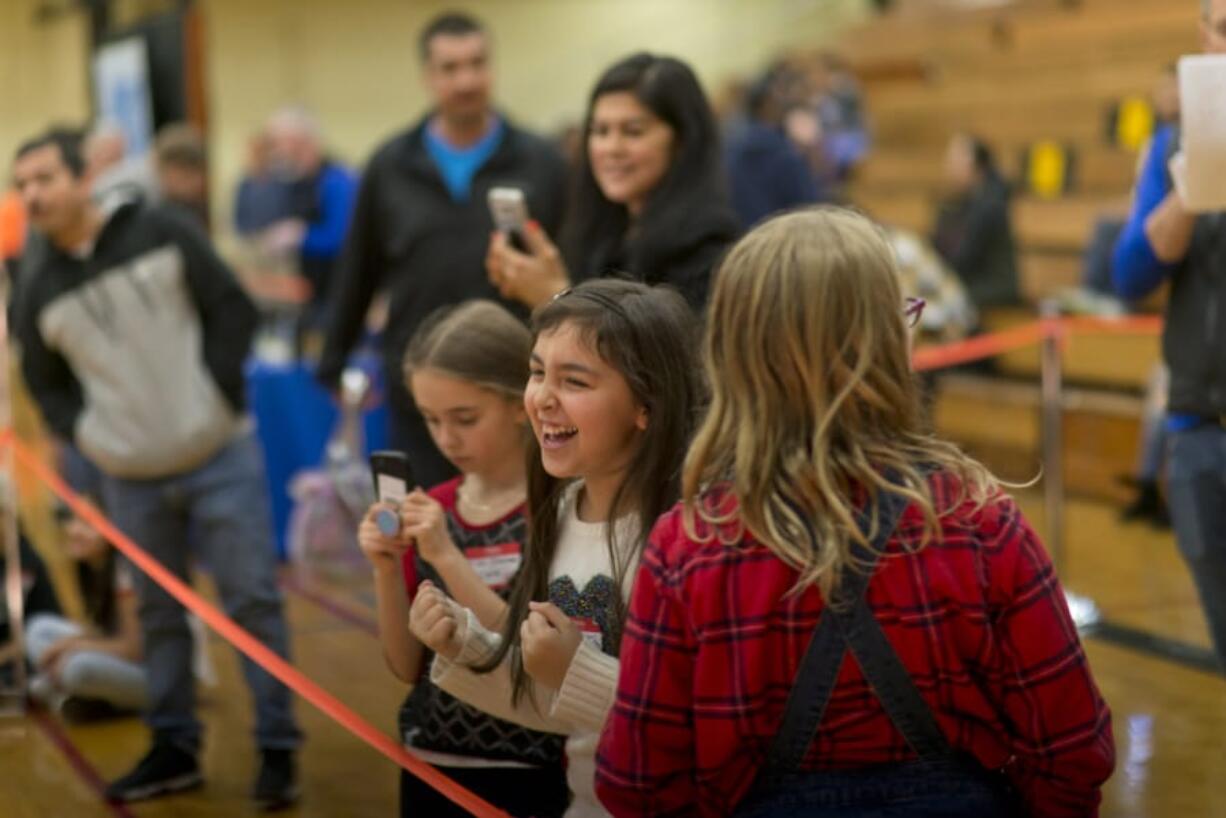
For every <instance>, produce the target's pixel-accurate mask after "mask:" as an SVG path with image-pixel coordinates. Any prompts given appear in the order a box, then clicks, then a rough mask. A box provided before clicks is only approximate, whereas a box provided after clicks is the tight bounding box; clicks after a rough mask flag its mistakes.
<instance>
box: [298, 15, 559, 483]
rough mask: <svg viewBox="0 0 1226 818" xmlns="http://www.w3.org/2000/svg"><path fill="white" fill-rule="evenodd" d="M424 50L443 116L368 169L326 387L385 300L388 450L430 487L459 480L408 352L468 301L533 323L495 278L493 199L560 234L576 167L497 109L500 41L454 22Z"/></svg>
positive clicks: (429, 32) (425, 122)
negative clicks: (407, 366) (512, 204)
mask: <svg viewBox="0 0 1226 818" xmlns="http://www.w3.org/2000/svg"><path fill="white" fill-rule="evenodd" d="M419 48H420V57H421V62H422V67H423V71H424V73H425V79H426V84H427V86H428V89H429V92H430V94H431V96H432V98H433V101H434V106H435V107H434V110H432V111H431V112H430V113H428V114H427V115H426V116H424V117H423V118H422V119H421V120H420V121H419V122H418V123H417V124H416V125H414V126H413V127H411V128H410V129H409V130H407V131H404V132H402V133H400V134H397V135H396V136H394V137H392V138H391V139H390V140H388V141H387V142H386V143H384V144H383V145H382V146H381V147H380V148H379V149H378V150H376V151H375V153H374V155H373V156H372V157H371V159H370V161H369V162H368V164H367V167H366V170H365V172H364V174H363V177H362V182H361V185H360V187H359V191H358V200H357V206H356V209H355V211H354V215H353V222H352V227H351V229H350V233H349V238H348V241H347V243H346V248H345V251H344V253H343V255H342V259H341V265H340V268H339V270H338V274H337V282H336V292H337V300H336V303H335V304H334V314H333V318H332V323H331V328H330V330H329V332H328V337H327V341H326V342H325V344H324V351H323V355H322V357H321V360H320V364H319V371H318V376H319V379H320V381H321V382H322V383H324V384H325V385H326V386H328V387H329V388H330V389H332V390H334V391H335V390H336V388H337V384H338V381H339V378H340V373H341V371H342V369H343V368H344V365H345V359H346V357H347V356H348V354H349V352H350V351H351V350H352V348H353V346H354V344H355V343H356V342H357V340H358V338H359V336H360V335H361V333H362V329H363V324H364V319H365V316H366V313H367V311H368V309H369V307H370V303H371V300H372V299H373V297H374V295H375V294H376V292H378V291H380V290H386V291H387V295H388V300H389V305H388V320H387V328H386V329H385V331H384V337H383V360H384V377H385V379H386V389H387V395H388V403H389V409H390V412H389V421H390V424H391V428H390V430H389V440H390V442H391V445H392V446H393V448H398V449H401V450H403V451H405V452H407V453H408V455H409V458H410V460H411V462H412V466H413V470H414V476H415V477H416V479H417V481H418V482H419V483H420V484H421V485H424V486H430V485H433V484H435V483H438V482H441V481H443V480H445V479H446V478H447V477H449V476H451V475H452V474H454V469H453V468H452V467H451V465H450V464H449V463H448V462H447V460H446V459H445V458H444V457H443V456H442V455H441V454H440V453H439V452H438V450H437V449H436V448H435V446H434V443H433V441H431V439H430V435H429V433H428V432H427V430H426V427H425V423H424V422H423V421H422V419H421V416H420V415H419V414H418V413H417V411H416V409H415V408H414V406H413V401H412V398H411V397H410V396H409V394H408V392H407V390H406V388H405V385H404V376H403V374H402V371H401V359H402V357H403V354H404V350H405V347H406V345H407V344H408V340H409V338H410V337H411V336H412V334H413V332H414V330H416V328H417V327H418V325H419V324H420V323H421V322H422V320H423V319H424V318H426V317H427V316H428V315H429V314H430V313H432V312H433V311H435V310H436V309H438V308H440V307H443V306H447V305H450V304H456V303H459V302H461V301H465V300H467V299H471V298H489V299H493V300H496V301H501V302H502V303H503V304H505V305H506V306H508V307H509V308H511V309H513V310H515V311H516V312H517V313H518V314H521V315H522V314H523V310H522V308H520V307H517V306H516V305H515V304H513V303H512V302H509V301H506V300H504V299H502V298H501V297H500V296H499V295H498V292H497V290H495V289H494V287H493V286H492V285H491V284H490V282H489V280H488V278H487V276H486V272H485V255H486V249H487V247H488V245H489V240H490V234H491V232H492V231H493V229H494V226H493V221H492V219H491V217H490V215H489V211H488V207H487V203H486V196H487V194H488V192H489V190H490V189H491V188H493V187H516V188H519V189H521V190H522V191H523V192H524V196H525V198H526V201H527V205H528V211H529V213H530V214H531V217H532V218H533V219H535V220H536V221H538V222H539V223H540V224H541V226H543V227H544V228H545V229H546V230H548V231H554V230H556V228H557V227H558V224H559V222H560V221H561V217H562V207H563V197H564V193H565V191H564V187H565V178H564V177H565V164H564V162H563V160H562V157H561V156H560V155H559V154H558V153H557V151H555V150H554V149H553V148H552V147H551V146H550V145H548V144H547V143H546V142H545V141H544V140H543V139H540V138H538V137H536V136H534V135H532V134H530V133H528V132H526V131H523V130H520V129H519V128H517V127H515V126H514V125H513V124H512V123H511V122H509V121H507V119H506V118H505V117H503V116H502V115H501V114H499V113H498V112H497V111H495V110H494V109H493V107H492V105H491V88H492V79H493V76H492V73H493V72H492V69H491V66H490V43H489V37H488V35H487V34H486V32H485V29H484V28H483V27H482V26H481V24H480V23H479V22H478V21H476V20H474V19H473V18H471V17H468V16H467V15H463V14H454V13H451V14H444V15H442V16H440V17H438V18H436V19H435V20H433V21H432V22H431V23H429V24H428V25H427V26H426V28H425V29H424V30H423V31H422V33H421V36H420V40H419Z"/></svg>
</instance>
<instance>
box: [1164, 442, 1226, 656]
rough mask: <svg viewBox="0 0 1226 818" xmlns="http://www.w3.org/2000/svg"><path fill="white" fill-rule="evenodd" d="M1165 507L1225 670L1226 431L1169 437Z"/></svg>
mask: <svg viewBox="0 0 1226 818" xmlns="http://www.w3.org/2000/svg"><path fill="white" fill-rule="evenodd" d="M1169 445H1170V450H1169V457H1168V460H1167V466H1166V477H1167V494H1168V495H1169V496H1168V497H1167V504H1168V505H1169V506H1170V509H1171V522H1173V523H1174V525H1175V539H1176V540H1177V541H1178V542H1179V551H1180V553H1181V554H1183V558H1184V561H1186V562H1187V563H1188V568H1189V569H1190V570H1191V572H1192V579H1193V580H1194V581H1195V582H1196V590H1197V592H1198V593H1199V594H1200V604H1201V608H1202V609H1203V610H1204V612H1205V619H1206V620H1208V623H1209V633H1210V634H1211V635H1212V637H1213V646H1214V649H1215V650H1216V651H1217V656H1218V663H1219V664H1220V665H1221V666H1222V667H1223V668H1226V429H1223V428H1222V427H1221V426H1218V425H1216V424H1205V425H1203V426H1198V427H1196V428H1195V429H1188V430H1187V431H1182V432H1171V433H1170V444H1169Z"/></svg>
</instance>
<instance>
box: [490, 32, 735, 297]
mask: <svg viewBox="0 0 1226 818" xmlns="http://www.w3.org/2000/svg"><path fill="white" fill-rule="evenodd" d="M584 146H585V149H584V151H583V152H582V154H581V156H580V157H579V167H578V172H577V178H576V180H575V181H576V187H575V190H574V193H573V196H572V205H571V208H570V212H569V216H568V220H567V222H566V224H565V225H564V226H563V230H562V238H561V247H562V249H561V250H559V249H558V247H557V246H555V244H554V243H553V241H552V240H551V239H550V237H549V236H547V235H546V234H545V232H544V230H542V229H541V227H540V225H538V224H536V223H535V222H532V221H529V222H528V223H527V224H526V225H525V226H524V229H523V231H522V233H523V236H522V241H523V244H524V247H523V249H522V250H521V249H517V248H515V247H514V246H512V242H511V240H510V238H509V236H508V234H507V232H506V231H498V232H496V233H495V234H494V237H493V239H492V240H491V242H490V248H489V252H488V254H487V256H486V270H487V271H488V272H489V276H490V281H491V282H492V283H493V284H494V286H495V287H497V288H498V290H499V292H500V293H501V294H502V295H503V297H504V298H511V299H515V300H518V301H521V302H523V303H524V304H527V305H528V306H530V307H535V306H537V305H538V304H541V303H543V302H544V301H547V300H548V299H550V298H552V297H553V296H554V295H556V294H557V293H559V292H561V291H563V290H565V289H566V288H567V287H569V286H570V285H571V283H572V282H573V281H579V280H584V279H588V278H597V277H600V276H605V275H612V274H626V275H629V276H630V277H632V278H635V279H638V280H640V281H644V282H646V283H648V284H668V285H671V286H673V287H675V288H676V289H677V290H679V291H680V292H681V294H682V295H683V296H685V299H686V301H688V302H689V304H690V306H691V307H693V308H695V309H702V307H703V306H704V305H705V304H706V300H707V289H708V286H709V283H710V278H711V271H712V269H713V268H714V266H715V264H716V262H717V261H718V260H719V258H720V257H721V256H722V255H723V253H724V251H725V250H726V249H727V247H728V246H729V245H730V244H731V242H732V241H733V240H734V239H735V238H736V233H737V226H736V225H737V221H736V216H735V215H734V214H733V212H732V209H731V207H730V205H729V203H728V195H727V191H726V190H725V186H724V179H723V171H722V166H721V164H720V150H719V134H718V129H717V127H716V124H715V118H714V116H713V115H712V113H711V106H710V105H709V104H708V103H707V98H706V95H705V94H703V91H702V86H700V85H699V83H698V79H697V77H695V76H694V72H693V71H692V70H691V69H690V67H689V66H688V65H686V64H685V63H683V62H681V61H680V60H677V59H674V58H672V57H660V56H656V55H654V54H648V53H638V54H634V55H632V56H630V57H627V58H626V59H623V60H621V61H620V62H618V63H616V64H614V65H613V66H612V67H610V68H609V69H608V70H607V71H605V73H604V74H603V75H602V76H601V77H600V79H599V80H598V81H597V83H596V87H595V88H594V89H593V91H592V94H591V97H590V100H589V104H588V112H587V117H586V119H585V125H584Z"/></svg>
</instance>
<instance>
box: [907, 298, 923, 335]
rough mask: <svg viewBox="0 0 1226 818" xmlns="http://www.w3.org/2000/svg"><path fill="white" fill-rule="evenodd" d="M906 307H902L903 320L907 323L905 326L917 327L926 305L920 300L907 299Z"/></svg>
mask: <svg viewBox="0 0 1226 818" xmlns="http://www.w3.org/2000/svg"><path fill="white" fill-rule="evenodd" d="M906 303H907V305H906V306H905V307H903V310H902V314H903V318H905V319H906V321H907V326H908V327H911V328H915V327H917V326H919V322H920V316H922V315H923V314H924V307H925V306H926V305H927V304H928V302H927V301H925V300H924V299H922V298H908V299H907V302H906Z"/></svg>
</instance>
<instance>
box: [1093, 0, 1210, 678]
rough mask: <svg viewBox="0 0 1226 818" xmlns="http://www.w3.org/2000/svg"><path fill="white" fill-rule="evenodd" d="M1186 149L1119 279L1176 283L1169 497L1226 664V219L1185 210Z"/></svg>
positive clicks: (1160, 168) (1174, 140) (1145, 287)
mask: <svg viewBox="0 0 1226 818" xmlns="http://www.w3.org/2000/svg"><path fill="white" fill-rule="evenodd" d="M1201 12H1202V17H1201V36H1202V43H1203V47H1204V50H1205V52H1206V53H1210V54H1226V0H1201ZM1184 102H1185V103H1186V102H1187V100H1184ZM1179 144H1180V135H1179V131H1178V130H1177V129H1176V128H1174V127H1166V128H1163V129H1162V130H1160V131H1158V132H1157V133H1156V134H1155V135H1154V138H1153V140H1152V142H1151V144H1150V147H1149V152H1148V155H1147V156H1146V159H1145V163H1144V165H1143V167H1142V169H1141V173H1140V176H1139V178H1138V180H1137V186H1136V191H1135V193H1134V198H1133V208H1132V214H1131V216H1130V218H1129V220H1128V224H1127V225H1125V227H1124V231H1123V233H1122V234H1121V236H1120V239H1119V241H1118V243H1117V244H1116V247H1115V258H1114V265H1113V270H1112V279H1113V282H1114V284H1115V289H1116V292H1117V293H1119V295H1120V296H1121V297H1123V298H1126V299H1133V300H1135V299H1139V298H1143V297H1144V296H1146V295H1148V294H1149V293H1151V292H1153V291H1154V290H1156V289H1157V288H1158V287H1159V286H1161V285H1162V284H1163V283H1164V282H1167V281H1169V282H1170V296H1169V298H1168V299H1167V305H1166V322H1165V329H1164V331H1163V339H1162V349H1163V356H1164V358H1165V359H1166V363H1167V366H1168V367H1169V368H1170V372H1171V381H1170V397H1169V401H1168V408H1169V414H1168V418H1167V430H1168V432H1169V434H1170V444H1169V461H1168V465H1167V491H1168V494H1169V495H1170V496H1169V498H1168V500H1169V504H1170V511H1171V519H1172V521H1173V522H1174V525H1175V536H1176V539H1177V540H1178V542H1179V549H1180V551H1181V553H1182V554H1183V556H1184V559H1185V560H1186V561H1187V563H1188V567H1189V568H1190V569H1191V572H1192V577H1193V579H1194V580H1195V582H1196V586H1197V590H1198V592H1199V594H1200V599H1201V606H1202V607H1203V609H1204V611H1205V617H1206V619H1207V620H1208V622H1209V631H1210V634H1211V635H1212V637H1213V644H1214V648H1215V649H1216V651H1217V655H1218V659H1219V661H1220V662H1221V663H1222V665H1223V666H1224V667H1226V314H1224V311H1226V275H1224V273H1226V213H1221V212H1219V213H1202V214H1197V213H1192V212H1190V211H1189V210H1188V209H1187V207H1186V206H1185V205H1184V202H1183V199H1182V198H1181V197H1180V195H1179V191H1178V189H1177V186H1176V185H1175V184H1174V183H1173V180H1172V176H1171V170H1170V167H1171V160H1172V159H1173V158H1175V157H1176V155H1177V154H1178V151H1179ZM1222 182H1223V183H1224V184H1226V179H1224V180H1222Z"/></svg>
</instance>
